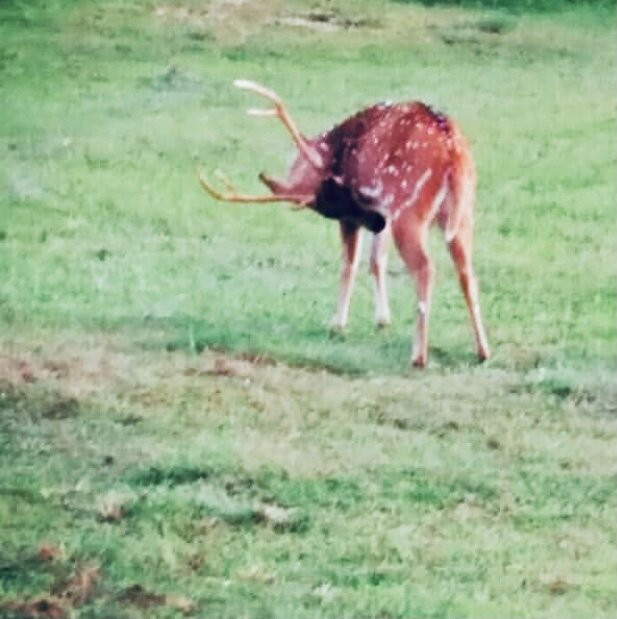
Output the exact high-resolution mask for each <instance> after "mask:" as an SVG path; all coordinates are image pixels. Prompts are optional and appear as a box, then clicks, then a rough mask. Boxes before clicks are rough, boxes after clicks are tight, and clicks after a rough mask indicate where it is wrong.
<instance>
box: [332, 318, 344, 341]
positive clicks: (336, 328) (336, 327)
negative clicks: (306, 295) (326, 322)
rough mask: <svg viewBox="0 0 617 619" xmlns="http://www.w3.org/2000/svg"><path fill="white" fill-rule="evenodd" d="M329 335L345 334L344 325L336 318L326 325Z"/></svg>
mask: <svg viewBox="0 0 617 619" xmlns="http://www.w3.org/2000/svg"><path fill="white" fill-rule="evenodd" d="M328 333H329V334H330V337H343V336H344V335H345V325H344V324H342V323H341V322H339V321H337V320H333V321H332V322H331V323H330V326H329V327H328Z"/></svg>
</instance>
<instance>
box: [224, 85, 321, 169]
mask: <svg viewBox="0 0 617 619" xmlns="http://www.w3.org/2000/svg"><path fill="white" fill-rule="evenodd" d="M234 86H235V87H236V88H241V89H242V90H249V91H251V92H254V93H256V94H258V95H260V96H261V97H264V98H265V99H268V101H271V102H272V103H273V104H274V107H273V108H271V109H269V110H262V109H254V108H251V109H250V110H248V113H249V114H250V115H251V116H275V117H276V118H278V119H279V120H280V121H281V122H282V123H283V124H284V125H285V127H286V128H287V130H288V131H289V133H291V137H292V138H293V140H294V142H295V143H296V145H297V146H298V148H299V149H300V152H301V153H302V154H303V155H304V157H306V159H307V160H308V161H309V162H310V163H311V165H312V166H313V167H315V168H316V169H317V170H321V169H322V168H323V159H322V158H321V155H320V154H319V153H318V152H317V150H316V149H315V148H313V147H312V146H311V145H310V144H309V143H308V142H307V140H306V138H305V137H304V136H303V135H302V134H301V133H300V131H298V127H297V126H296V124H295V123H294V121H293V120H292V118H291V116H290V115H289V113H288V112H287V109H286V108H285V106H284V105H283V102H282V101H281V98H280V97H279V96H278V95H277V94H276V93H275V92H274V91H272V90H270V89H269V88H266V87H265V86H262V85H261V84H257V83H256V82H252V81H250V80H234Z"/></svg>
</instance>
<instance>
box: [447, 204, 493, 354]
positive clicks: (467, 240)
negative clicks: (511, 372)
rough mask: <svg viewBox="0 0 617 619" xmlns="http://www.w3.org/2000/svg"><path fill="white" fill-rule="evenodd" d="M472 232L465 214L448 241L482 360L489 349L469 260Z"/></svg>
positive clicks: (468, 216)
mask: <svg viewBox="0 0 617 619" xmlns="http://www.w3.org/2000/svg"><path fill="white" fill-rule="evenodd" d="M472 233H473V223H472V219H471V215H465V216H463V218H462V220H461V222H460V225H459V227H458V231H457V233H456V236H455V237H454V238H453V239H452V240H451V241H450V243H449V249H450V255H451V256H452V260H453V261H454V266H455V267H456V271H457V273H458V279H459V282H460V284H461V289H462V290H463V295H464V297H465V303H466V304H467V309H468V310H469V315H470V317H471V324H472V326H473V332H474V337H475V342H476V352H477V354H478V359H479V360H480V361H481V362H482V361H484V360H486V359H488V358H489V356H490V349H489V346H488V339H487V337H486V331H485V330H484V324H483V322H482V314H481V313H480V303H479V301H478V283H477V280H476V276H475V273H474V270H473V265H472V261H471V254H472V245H473V241H472Z"/></svg>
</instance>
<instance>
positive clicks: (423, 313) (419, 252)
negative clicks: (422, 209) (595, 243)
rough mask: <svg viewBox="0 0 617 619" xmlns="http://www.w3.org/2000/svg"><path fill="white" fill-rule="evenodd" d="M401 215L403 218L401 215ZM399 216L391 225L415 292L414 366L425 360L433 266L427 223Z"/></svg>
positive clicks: (421, 363) (424, 363) (422, 363)
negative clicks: (429, 249) (428, 248)
mask: <svg viewBox="0 0 617 619" xmlns="http://www.w3.org/2000/svg"><path fill="white" fill-rule="evenodd" d="M401 219H403V218H401ZM401 219H399V220H398V222H397V224H398V225H394V226H393V228H392V233H393V236H394V241H395V243H396V246H397V248H398V250H399V253H400V254H401V258H402V259H403V261H404V262H405V264H406V266H407V268H408V269H409V273H410V274H411V276H412V278H413V280H414V282H415V285H416V295H417V302H418V306H417V315H416V334H415V339H414V344H413V352H412V355H411V361H412V363H413V365H414V366H415V367H424V366H425V365H426V362H427V360H428V326H429V316H430V311H431V296H432V290H433V281H434V279H435V269H434V267H433V265H432V263H431V260H430V257H429V255H428V251H427V248H426V244H427V236H428V234H427V233H428V225H427V224H426V223H423V222H419V221H411V222H410V221H409V220H407V221H405V225H402V224H399V222H401Z"/></svg>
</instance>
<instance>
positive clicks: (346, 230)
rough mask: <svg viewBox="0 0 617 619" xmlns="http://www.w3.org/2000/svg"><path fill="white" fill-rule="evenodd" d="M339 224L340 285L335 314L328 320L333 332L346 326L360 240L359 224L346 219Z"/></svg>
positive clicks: (358, 256) (356, 269)
mask: <svg viewBox="0 0 617 619" xmlns="http://www.w3.org/2000/svg"><path fill="white" fill-rule="evenodd" d="M340 226H341V241H342V244H343V268H342V269H341V286H340V291H339V296H338V304H337V308H336V314H334V317H333V318H332V320H331V321H330V330H331V331H334V332H337V331H343V330H344V329H345V327H346V326H347V318H348V316H349V302H350V300H351V293H352V290H353V284H354V279H355V275H356V272H357V271H358V262H359V260H360V246H361V241H362V236H361V231H360V228H359V226H357V225H356V224H354V223H350V222H346V221H341V222H340Z"/></svg>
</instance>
